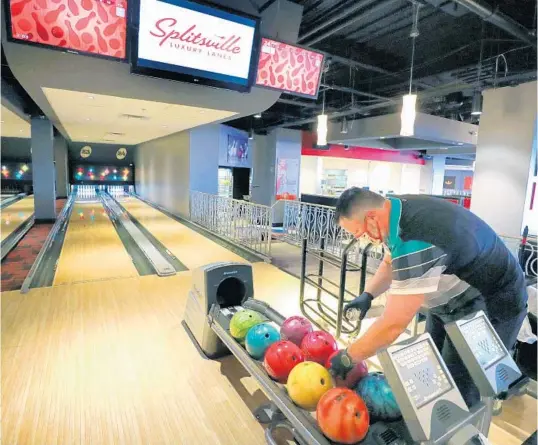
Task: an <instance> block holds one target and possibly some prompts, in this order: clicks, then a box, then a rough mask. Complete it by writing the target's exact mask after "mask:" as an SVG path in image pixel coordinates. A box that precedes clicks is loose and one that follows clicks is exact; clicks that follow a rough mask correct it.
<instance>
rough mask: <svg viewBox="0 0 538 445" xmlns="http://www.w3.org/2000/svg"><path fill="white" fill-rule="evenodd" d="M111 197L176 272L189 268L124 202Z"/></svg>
mask: <svg viewBox="0 0 538 445" xmlns="http://www.w3.org/2000/svg"><path fill="white" fill-rule="evenodd" d="M111 198H112V199H113V200H114V201H115V202H116V204H117V205H118V207H119V208H120V209H122V211H123V212H124V214H126V215H127V216H128V217H129V218H130V220H131V221H132V222H133V224H134V225H135V226H136V227H137V228H138V229H139V230H140V231H141V232H142V233H143V234H144V236H145V237H146V238H147V239H148V240H149V241H150V242H151V244H153V246H154V247H155V248H156V249H157V250H158V251H159V253H160V254H161V255H163V256H164V257H165V258H166V259H167V260H168V261H169V262H170V263H171V264H172V266H174V269H176V272H183V271H186V270H189V268H188V267H187V266H185V264H183V263H182V262H181V261H180V260H179V259H178V258H177V257H176V256H175V255H174V254H173V253H172V252H170V251H169V250H168V249H167V248H166V246H165V245H164V244H163V243H161V242H160V241H159V240H158V239H157V238H155V236H153V234H152V233H151V232H150V231H149V230H148V229H146V227H145V226H144V225H142V223H140V221H138V219H136V218H135V217H134V216H133V214H132V213H130V212H129V211H128V210H127V209H126V208H125V207H124V206H123V205H122V204H121V202H120V201H118V200H117V199H115V198H114V197H113V196H111Z"/></svg>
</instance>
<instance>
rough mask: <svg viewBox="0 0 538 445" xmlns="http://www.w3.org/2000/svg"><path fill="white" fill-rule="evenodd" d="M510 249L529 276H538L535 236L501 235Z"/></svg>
mask: <svg viewBox="0 0 538 445" xmlns="http://www.w3.org/2000/svg"><path fill="white" fill-rule="evenodd" d="M499 237H500V238H501V240H503V242H504V244H506V247H508V250H510V252H512V255H514V256H515V257H516V258H517V260H518V262H519V263H520V265H521V267H522V268H523V270H524V272H525V275H526V276H527V277H536V276H538V248H537V240H536V237H535V236H528V237H527V236H525V237H520V236H519V237H515V236H505V235H499Z"/></svg>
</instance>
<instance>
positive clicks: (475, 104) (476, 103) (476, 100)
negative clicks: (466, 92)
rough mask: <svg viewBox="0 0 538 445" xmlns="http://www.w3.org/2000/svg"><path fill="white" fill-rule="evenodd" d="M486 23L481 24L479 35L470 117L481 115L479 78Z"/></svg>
mask: <svg viewBox="0 0 538 445" xmlns="http://www.w3.org/2000/svg"><path fill="white" fill-rule="evenodd" d="M485 26H486V22H482V32H481V34H480V59H479V60H478V69H477V72H478V74H477V76H476V89H475V90H474V92H473V101H472V102H471V115H472V116H480V115H481V114H482V91H481V83H480V76H481V75H482V56H483V55H484V28H485Z"/></svg>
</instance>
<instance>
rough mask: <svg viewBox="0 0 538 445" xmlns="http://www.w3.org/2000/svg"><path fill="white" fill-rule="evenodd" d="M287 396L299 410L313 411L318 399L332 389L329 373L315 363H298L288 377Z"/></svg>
mask: <svg viewBox="0 0 538 445" xmlns="http://www.w3.org/2000/svg"><path fill="white" fill-rule="evenodd" d="M286 387H287V389H288V395H289V396H290V398H291V400H293V401H294V402H295V404H296V405H299V406H300V407H301V408H304V409H307V410H309V411H313V410H315V409H316V406H317V404H318V401H319V399H321V396H322V395H323V394H325V393H326V392H327V391H328V390H329V389H331V388H332V387H333V381H332V377H331V374H329V371H328V370H327V369H325V368H324V367H323V366H321V365H320V364H319V363H316V362H303V363H299V364H298V365H297V366H295V368H293V369H292V371H291V373H290V375H289V377H288V384H287V385H286Z"/></svg>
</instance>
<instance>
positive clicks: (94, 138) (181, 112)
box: [43, 88, 237, 145]
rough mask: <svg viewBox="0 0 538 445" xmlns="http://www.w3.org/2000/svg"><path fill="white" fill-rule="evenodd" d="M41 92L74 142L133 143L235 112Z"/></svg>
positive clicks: (135, 100)
mask: <svg viewBox="0 0 538 445" xmlns="http://www.w3.org/2000/svg"><path fill="white" fill-rule="evenodd" d="M43 92H44V94H45V96H46V98H47V100H48V101H49V103H50V105H51V107H52V108H53V110H54V113H55V114H56V116H57V117H58V119H59V121H60V123H61V125H62V127H63V128H64V129H65V131H66V132H67V133H68V136H69V138H70V139H71V140H72V141H76V142H94V143H118V144H126V145H135V144H140V143H142V142H145V141H149V140H152V139H156V138H160V137H163V136H167V135H169V134H172V133H177V132H179V131H183V130H187V129H189V128H193V127H197V126H200V125H204V124H208V123H211V122H215V121H220V120H222V119H225V118H229V117H231V116H234V115H236V114H237V113H235V112H232V111H226V110H214V109H209V108H199V107H191V106H185V105H176V104H169V103H162V102H153V101H146V100H138V99H127V98H123V97H116V96H106V95H100V94H92V93H84V92H79V91H70V90H61V89H55V88H43Z"/></svg>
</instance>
